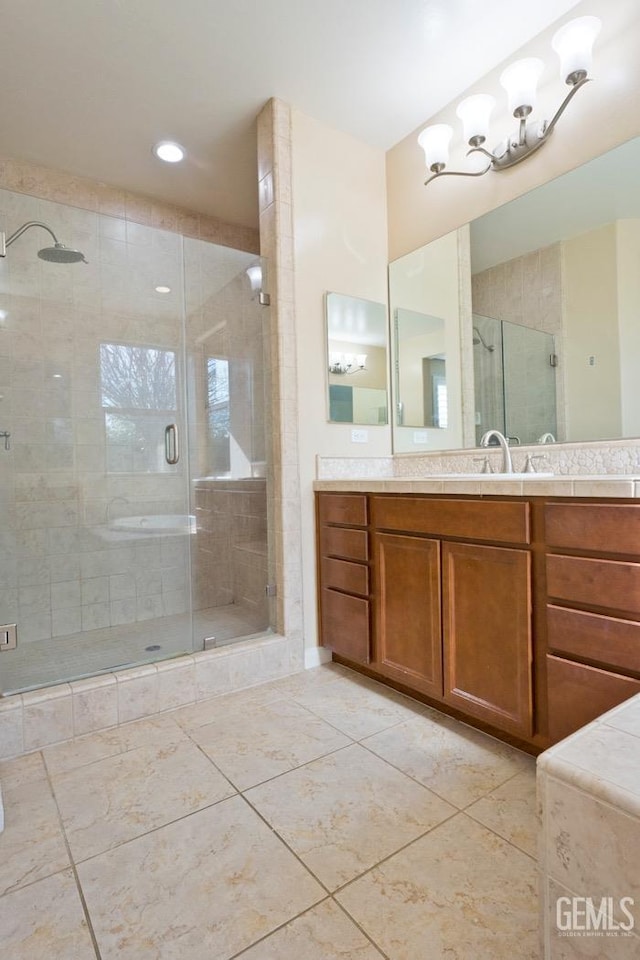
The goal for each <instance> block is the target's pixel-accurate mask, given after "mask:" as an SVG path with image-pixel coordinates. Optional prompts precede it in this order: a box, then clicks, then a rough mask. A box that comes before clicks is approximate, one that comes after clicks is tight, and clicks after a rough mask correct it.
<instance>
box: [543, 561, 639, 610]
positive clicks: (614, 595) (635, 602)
mask: <svg viewBox="0 0 640 960" xmlns="http://www.w3.org/2000/svg"><path fill="white" fill-rule="evenodd" d="M547 593H548V594H549V596H550V597H554V598H556V599H557V600H565V601H567V602H569V603H584V604H589V605H591V606H597V607H609V608H612V609H615V610H624V611H627V612H628V613H640V563H622V562H618V561H617V560H591V559H588V558H585V557H563V556H560V555H558V556H552V555H548V556H547Z"/></svg>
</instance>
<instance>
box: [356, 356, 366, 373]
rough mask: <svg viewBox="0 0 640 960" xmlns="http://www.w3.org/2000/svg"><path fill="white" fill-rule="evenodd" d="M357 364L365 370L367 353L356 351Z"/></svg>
mask: <svg viewBox="0 0 640 960" xmlns="http://www.w3.org/2000/svg"><path fill="white" fill-rule="evenodd" d="M356 365H357V366H358V367H359V368H360V370H364V368H365V367H366V365H367V355H366V353H356Z"/></svg>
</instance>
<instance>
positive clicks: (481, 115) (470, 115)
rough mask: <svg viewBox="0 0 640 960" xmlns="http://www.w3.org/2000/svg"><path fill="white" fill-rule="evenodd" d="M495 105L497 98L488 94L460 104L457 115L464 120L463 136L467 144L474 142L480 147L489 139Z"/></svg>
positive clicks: (478, 95)
mask: <svg viewBox="0 0 640 960" xmlns="http://www.w3.org/2000/svg"><path fill="white" fill-rule="evenodd" d="M495 105H496V100H495V97H492V96H490V95H489V94H488V93H478V94H476V95H475V96H473V97H467V98H466V99H465V100H463V101H462V102H461V103H459V104H458V109H457V110H456V114H457V115H458V116H459V117H460V119H461V120H462V130H463V135H464V139H465V140H466V142H467V143H471V142H472V141H473V144H472V145H473V146H476V147H478V146H480V144H481V143H484V141H485V140H486V139H487V136H488V135H489V120H490V118H491V111H492V110H493V108H494V107H495Z"/></svg>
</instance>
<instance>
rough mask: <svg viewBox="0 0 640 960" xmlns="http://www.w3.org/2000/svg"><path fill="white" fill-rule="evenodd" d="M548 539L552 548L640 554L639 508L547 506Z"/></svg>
mask: <svg viewBox="0 0 640 960" xmlns="http://www.w3.org/2000/svg"><path fill="white" fill-rule="evenodd" d="M544 515H545V538H546V542H547V544H548V545H549V546H550V547H560V548H563V549H565V550H593V551H597V552H599V553H631V554H635V553H638V552H640V505H636V504H632V503H620V504H615V503H548V504H547V505H546V507H545V511H544Z"/></svg>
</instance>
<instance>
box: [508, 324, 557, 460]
mask: <svg viewBox="0 0 640 960" xmlns="http://www.w3.org/2000/svg"><path fill="white" fill-rule="evenodd" d="M502 333H503V352H504V401H505V417H506V422H505V433H506V435H507V436H509V437H516V438H517V441H519V442H520V443H536V441H537V440H538V439H539V437H541V436H542V435H543V434H545V433H552V434H553V435H554V436H557V435H558V430H557V422H556V369H555V367H554V366H553V365H552V364H553V359H552V358H554V356H555V347H554V339H553V336H552V334H550V333H543V332H542V331H541V330H533V329H531V328H529V327H523V326H520V325H519V324H516V323H510V322H507V321H504V322H503V324H502Z"/></svg>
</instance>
